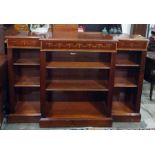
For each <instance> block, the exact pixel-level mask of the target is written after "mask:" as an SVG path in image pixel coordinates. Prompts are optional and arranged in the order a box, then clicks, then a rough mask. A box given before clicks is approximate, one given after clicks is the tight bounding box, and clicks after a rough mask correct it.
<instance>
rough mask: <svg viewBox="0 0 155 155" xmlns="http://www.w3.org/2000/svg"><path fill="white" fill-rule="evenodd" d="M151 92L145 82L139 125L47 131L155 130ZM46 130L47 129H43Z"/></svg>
mask: <svg viewBox="0 0 155 155" xmlns="http://www.w3.org/2000/svg"><path fill="white" fill-rule="evenodd" d="M149 90H150V85H149V83H148V82H146V81H144V84H143V93H142V100H141V115H142V119H141V122H139V123H120V122H117V123H113V126H112V128H94V127H85V128H48V129H46V130H51V129H53V130H55V129H63V130H68V129H72V130H78V129H80V130H94V129H95V130H103V129H104V130H109V129H110V130H115V129H117V130H122V129H138V130H139V129H141V130H150V129H155V90H154V94H153V99H152V101H150V100H149ZM3 129H4V130H39V129H40V128H39V125H38V124H37V123H19V124H5V125H4V126H3ZM43 130H45V128H44V129H43Z"/></svg>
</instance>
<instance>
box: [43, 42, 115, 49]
mask: <svg viewBox="0 0 155 155" xmlns="http://www.w3.org/2000/svg"><path fill="white" fill-rule="evenodd" d="M41 49H42V50H44V51H46V50H47V51H48V50H55V51H57V50H58V51H61V50H64V51H65V50H75V51H106V50H107V51H116V42H110V41H107V42H100V41H99V42H96V41H87V42H86V41H80V42H78V41H42V46H41Z"/></svg>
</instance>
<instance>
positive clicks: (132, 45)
mask: <svg viewBox="0 0 155 155" xmlns="http://www.w3.org/2000/svg"><path fill="white" fill-rule="evenodd" d="M117 49H118V50H119V49H135V50H146V49H147V41H129V40H121V41H119V42H118V44H117Z"/></svg>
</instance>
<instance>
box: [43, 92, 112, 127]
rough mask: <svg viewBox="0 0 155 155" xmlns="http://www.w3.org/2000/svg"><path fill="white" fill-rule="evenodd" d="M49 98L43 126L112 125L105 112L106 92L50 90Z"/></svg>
mask: <svg viewBox="0 0 155 155" xmlns="http://www.w3.org/2000/svg"><path fill="white" fill-rule="evenodd" d="M47 98H48V99H47V103H46V105H47V109H46V111H47V117H45V118H42V119H41V121H40V126H41V127H66V126H69V127H73V126H77V127H78V126H79V127H81V126H111V123H112V122H111V118H110V117H107V116H106V112H105V109H106V108H105V106H106V104H105V102H106V101H107V93H106V92H105V93H103V92H63V91H62V92H52V93H51V92H48V93H47Z"/></svg>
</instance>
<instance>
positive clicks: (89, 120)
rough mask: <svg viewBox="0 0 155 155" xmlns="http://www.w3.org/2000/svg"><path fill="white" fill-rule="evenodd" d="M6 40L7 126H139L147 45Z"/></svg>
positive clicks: (65, 38) (118, 39)
mask: <svg viewBox="0 0 155 155" xmlns="http://www.w3.org/2000/svg"><path fill="white" fill-rule="evenodd" d="M6 39H7V50H8V51H7V54H8V73H9V91H10V112H9V114H8V121H9V122H10V123H18V122H38V123H40V127H81V126H96V127H101V126H102V127H110V126H112V122H113V121H124V122H131V121H133V122H138V121H140V118H141V115H140V102H141V93H142V83H143V74H144V64H145V56H146V50H147V39H145V38H143V37H139V36H133V37H130V36H128V35H115V36H110V35H103V34H101V33H95V32H94V33H90V32H79V33H78V32H74V33H73V32H69V31H67V32H66V31H59V32H55V33H54V32H53V33H47V34H45V35H36V34H33V33H30V32H18V33H14V34H12V35H8V36H6Z"/></svg>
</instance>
